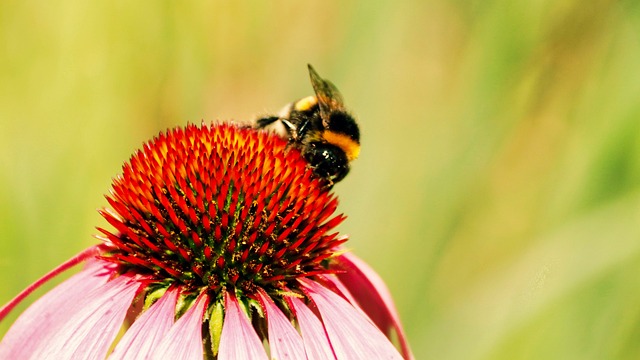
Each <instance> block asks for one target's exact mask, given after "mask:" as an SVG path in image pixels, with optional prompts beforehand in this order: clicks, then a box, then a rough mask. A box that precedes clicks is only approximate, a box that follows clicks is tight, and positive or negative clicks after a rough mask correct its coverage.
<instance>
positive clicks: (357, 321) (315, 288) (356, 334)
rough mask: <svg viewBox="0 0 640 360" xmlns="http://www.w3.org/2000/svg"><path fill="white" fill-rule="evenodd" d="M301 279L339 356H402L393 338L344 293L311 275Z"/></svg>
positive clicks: (359, 357)
mask: <svg viewBox="0 0 640 360" xmlns="http://www.w3.org/2000/svg"><path fill="white" fill-rule="evenodd" d="M300 282H301V283H302V284H303V285H304V286H305V288H306V289H307V290H308V294H309V296H310V297H311V299H312V300H313V302H314V303H315V304H316V306H317V307H318V311H319V312H320V315H321V316H322V320H323V323H324V327H325V329H326V331H327V335H329V340H330V341H331V346H332V347H333V351H334V353H335V354H336V358H338V359H349V360H352V359H364V360H370V359H402V356H400V354H399V353H398V350H396V348H395V347H394V346H393V344H392V343H391V341H389V339H387V337H386V336H385V335H384V334H383V333H382V332H380V329H378V328H377V327H376V326H375V325H374V324H373V323H372V322H371V321H370V320H369V319H368V318H366V317H365V316H363V315H362V313H361V312H360V311H359V310H358V309H356V308H354V307H353V305H351V304H349V302H347V301H346V300H345V299H343V298H342V297H341V296H340V295H338V294H336V293H334V292H333V291H330V290H328V289H327V288H325V287H324V286H322V285H320V284H318V283H316V282H315V281H311V280H308V279H302V280H300Z"/></svg>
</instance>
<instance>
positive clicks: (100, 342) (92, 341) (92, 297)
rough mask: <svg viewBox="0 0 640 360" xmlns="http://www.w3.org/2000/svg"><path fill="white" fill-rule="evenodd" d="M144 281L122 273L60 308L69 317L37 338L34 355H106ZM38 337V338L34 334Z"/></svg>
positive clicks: (100, 356)
mask: <svg viewBox="0 0 640 360" xmlns="http://www.w3.org/2000/svg"><path fill="white" fill-rule="evenodd" d="M139 288H140V283H139V282H137V281H135V280H133V279H132V278H131V277H130V276H127V275H121V276H119V277H117V278H116V279H114V280H112V281H109V282H107V283H106V284H104V285H102V286H101V287H99V288H96V289H94V290H93V291H91V292H90V293H88V294H76V296H77V297H76V298H74V299H71V300H70V301H71V302H70V303H68V304H65V305H63V306H62V307H60V308H58V309H57V310H58V311H60V312H61V313H62V314H61V315H63V316H64V318H66V319H65V321H64V322H62V323H61V324H57V325H58V326H56V327H55V331H53V332H52V333H51V334H50V336H48V337H46V338H44V339H43V338H39V339H36V340H35V341H36V342H37V344H35V345H36V346H37V349H36V350H35V351H34V353H33V354H32V355H31V356H32V358H34V359H104V358H105V357H106V355H107V352H108V351H109V347H110V346H111V344H112V343H113V340H114V339H115V337H116V335H117V334H118V331H119V330H120V327H121V326H122V321H123V320H124V317H125V316H126V314H127V310H128V309H129V306H130V305H131V301H133V298H134V296H135V295H136V293H137V291H138V289H139ZM32 339H34V338H32Z"/></svg>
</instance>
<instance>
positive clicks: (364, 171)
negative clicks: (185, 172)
mask: <svg viewBox="0 0 640 360" xmlns="http://www.w3.org/2000/svg"><path fill="white" fill-rule="evenodd" d="M639 40H640V6H638V5H637V3H636V2H634V1H629V0H627V1H605V0H595V1H588V2H585V1H577V0H559V1H558V0H556V1H552V0H527V1H507V0H488V1H457V0H429V1H421V0H414V1H371V0H360V1H348V2H343V1H317V2H307V1H299V2H293V1H285V0H282V1H258V0H255V1H218V2H215V1H212V2H168V1H85V2H77V1H76V2H65V1H63V2H45V1H13V0H5V1H3V2H2V4H0V284H2V285H1V287H0V303H4V302H5V301H7V300H8V299H10V298H11V297H13V296H14V295H15V294H16V293H17V292H18V291H20V290H21V289H22V288H24V287H25V286H26V285H28V284H29V283H31V282H32V281H34V280H35V279H37V278H38V277H40V276H41V275H42V274H43V273H45V272H46V271H48V270H49V269H51V268H53V267H54V266H55V265H57V264H59V263H60V262H62V261H63V260H65V259H67V258H69V257H71V256H72V255H73V254H74V253H76V252H78V251H79V250H81V249H83V248H84V247H87V246H89V245H90V244H93V243H94V242H95V240H94V239H92V238H91V234H92V233H95V231H94V230H93V227H94V226H96V225H99V226H108V225H106V223H105V222H104V221H103V220H101V219H100V218H99V216H98V215H97V213H96V212H95V209H96V208H98V207H101V206H105V205H106V201H105V200H104V199H103V198H102V194H104V193H105V192H107V191H108V188H109V183H110V179H111V178H112V177H113V176H115V175H116V174H117V173H118V172H119V171H120V166H121V164H122V162H123V161H124V160H125V159H127V158H128V156H129V155H130V154H131V153H132V151H133V150H134V149H136V148H137V147H139V146H140V144H141V143H142V142H143V141H144V140H146V139H149V138H150V137H152V136H154V135H155V134H156V133H158V132H159V131H160V130H164V129H166V128H167V127H172V126H175V125H182V124H185V123H187V122H200V121H201V120H203V119H204V120H215V119H231V118H233V119H236V120H249V119H251V118H252V117H253V116H254V115H255V114H264V113H267V112H275V111H277V110H278V109H279V108H280V107H281V106H282V105H284V104H285V103H287V102H289V101H292V100H294V99H296V98H298V97H303V96H306V95H308V94H310V92H311V87H310V84H309V81H308V77H307V72H306V64H307V63H308V62H309V63H312V64H313V65H314V66H315V67H316V69H317V70H318V72H319V73H320V74H321V75H323V76H324V77H327V78H329V79H331V80H332V81H333V82H335V83H336V84H337V85H338V87H339V88H340V89H341V91H342V92H343V94H344V97H345V99H346V101H347V104H348V105H349V106H350V107H351V108H352V109H353V110H354V112H355V113H356V114H357V115H358V117H359V119H360V124H361V127H362V138H363V140H362V146H363V148H362V153H361V158H360V159H359V160H357V162H356V163H355V164H354V166H353V170H352V173H351V174H350V175H349V176H348V177H347V179H346V180H344V182H342V183H340V184H339V185H338V186H336V191H337V192H338V193H339V195H340V197H341V210H342V211H344V212H345V213H347V215H348V216H349V218H348V220H347V221H346V223H345V224H344V225H343V226H342V228H341V230H342V231H344V232H346V233H349V234H350V235H351V237H352V240H351V242H350V243H349V244H350V246H351V248H352V249H353V250H354V251H355V252H356V253H357V254H359V255H360V256H361V257H363V258H365V259H366V260H367V261H369V262H370V263H371V264H372V266H374V267H375V268H376V269H378V271H379V272H380V273H381V275H382V276H383V277H384V278H385V279H386V280H387V282H388V284H389V287H390V289H391V290H392V292H393V294H394V297H395V299H396V301H397V305H398V307H399V310H400V312H401V316H402V319H403V322H404V324H405V326H406V330H407V333H408V335H409V337H410V340H411V343H412V344H413V347H414V351H415V353H416V356H417V358H418V359H441V360H442V359H614V358H620V359H634V358H639V357H640V306H639V304H640V282H639V281H638V280H637V279H638V273H639V272H640V226H638V223H640V186H639V185H640V41H639ZM23 308H24V306H23V307H21V308H20V309H18V310H21V309H23ZM16 315H17V313H16V314H15V315H13V316H12V317H10V318H9V319H7V320H6V321H5V322H4V323H2V324H0V333H4V331H6V329H7V328H8V325H9V323H10V322H11V321H12V320H13V319H14V318H15V316H16Z"/></svg>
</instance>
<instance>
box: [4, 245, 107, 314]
mask: <svg viewBox="0 0 640 360" xmlns="http://www.w3.org/2000/svg"><path fill="white" fill-rule="evenodd" d="M98 254H100V246H92V247H90V248H88V249H86V250H84V251H81V252H80V253H78V254H76V255H74V256H73V257H72V258H71V259H69V260H67V261H65V262H63V263H62V264H60V265H58V266H57V267H56V268H55V269H53V270H51V271H49V272H48V273H46V274H45V275H44V276H43V277H41V278H40V279H38V280H36V281H35V282H34V283H33V284H31V285H29V286H27V288H26V289H24V290H22V291H21V292H20V294H18V295H17V296H16V297H14V298H13V299H11V301H9V302H8V303H6V304H4V305H3V306H2V307H0V321H2V319H4V318H5V316H7V315H8V314H9V313H10V312H11V310H13V308H14V307H16V305H18V304H20V303H21V302H22V300H24V299H25V298H26V297H27V296H29V295H30V294H31V293H32V292H34V291H35V290H36V289H38V288H40V286H42V285H44V284H46V283H47V282H49V280H51V279H53V278H54V277H56V276H58V275H60V274H62V273H63V272H65V271H67V270H69V269H70V268H72V267H74V266H76V265H78V264H79V263H81V262H85V261H89V260H91V259H93V261H94V262H95V257H96V256H97V255H98Z"/></svg>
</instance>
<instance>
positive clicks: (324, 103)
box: [308, 64, 344, 126]
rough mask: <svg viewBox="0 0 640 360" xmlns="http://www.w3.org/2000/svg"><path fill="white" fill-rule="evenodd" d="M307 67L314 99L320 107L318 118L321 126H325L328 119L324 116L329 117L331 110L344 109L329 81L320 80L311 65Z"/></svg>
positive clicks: (337, 93) (334, 87)
mask: <svg viewBox="0 0 640 360" xmlns="http://www.w3.org/2000/svg"><path fill="white" fill-rule="evenodd" d="M308 66H309V77H310V78H311V85H313V91H314V92H315V93H316V99H318V106H319V107H320V117H321V118H322V122H323V125H324V126H327V121H328V119H327V118H326V116H328V115H329V113H330V112H331V110H332V109H344V105H343V104H344V102H343V100H342V95H341V94H340V91H338V88H336V86H335V85H333V84H332V83H331V82H330V81H329V80H325V79H323V78H321V77H320V75H318V73H317V72H316V71H315V70H314V69H313V67H312V66H311V64H308Z"/></svg>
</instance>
